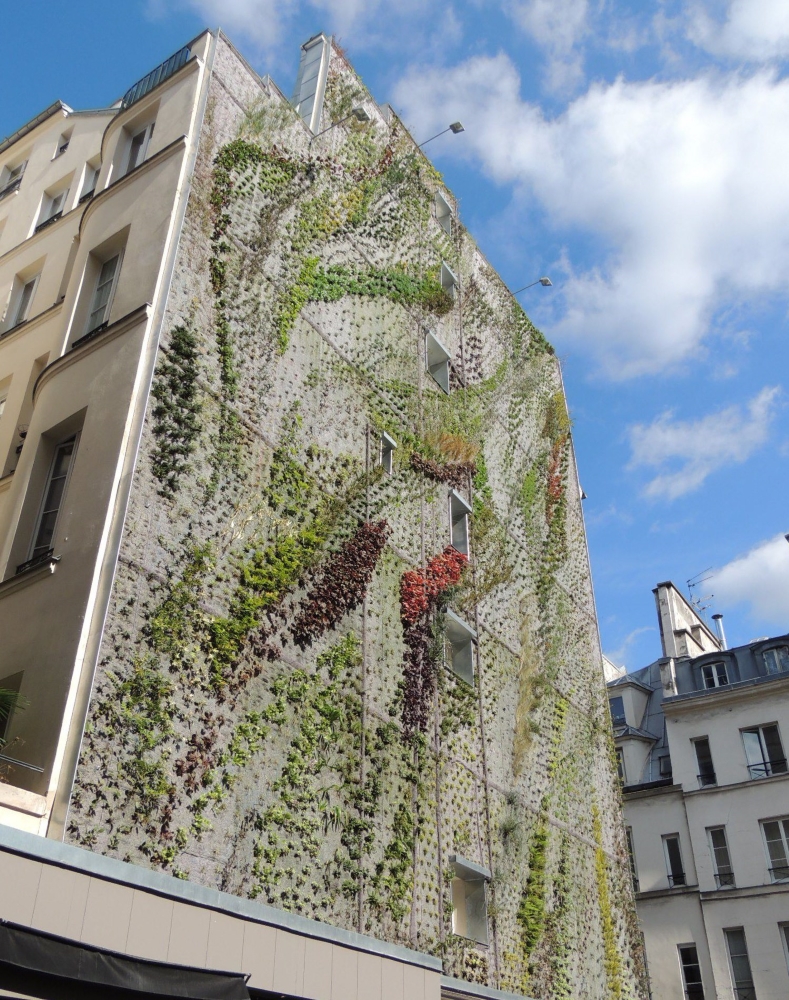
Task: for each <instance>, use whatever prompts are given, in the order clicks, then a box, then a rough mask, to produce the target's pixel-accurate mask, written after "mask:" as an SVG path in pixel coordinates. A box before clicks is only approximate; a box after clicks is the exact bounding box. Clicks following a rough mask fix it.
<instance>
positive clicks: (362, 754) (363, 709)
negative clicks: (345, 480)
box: [357, 424, 370, 934]
mask: <svg viewBox="0 0 789 1000" xmlns="http://www.w3.org/2000/svg"><path fill="white" fill-rule="evenodd" d="M364 478H365V482H364V520H365V522H367V521H369V520H370V425H369V424H367V426H366V427H365V431H364ZM367 601H368V597H367V591H365V593H364V600H363V601H362V670H361V673H362V678H361V680H362V689H361V692H360V701H361V706H360V709H359V719H360V722H361V726H360V729H361V732H360V734H359V788H360V789H361V791H362V794H364V783H365V778H366V770H367V769H366V767H365V764H366V753H367V740H366V730H365V726H366V725H367ZM362 807H363V808H364V809H365V817H363V818H366V810H367V801H366V799H364V798H363V799H362ZM364 860H365V852H364V829H362V830H360V831H359V891H358V897H359V900H358V902H359V913H358V918H357V927H358V930H359V933H360V934H363V933H364V889H365V868H364Z"/></svg>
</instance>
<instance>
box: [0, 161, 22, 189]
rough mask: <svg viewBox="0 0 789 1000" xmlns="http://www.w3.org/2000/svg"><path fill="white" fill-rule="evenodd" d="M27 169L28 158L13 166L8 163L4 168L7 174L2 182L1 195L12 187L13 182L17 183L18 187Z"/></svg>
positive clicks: (0, 184) (0, 186) (0, 185)
mask: <svg viewBox="0 0 789 1000" xmlns="http://www.w3.org/2000/svg"><path fill="white" fill-rule="evenodd" d="M26 169H27V160H22V161H21V162H20V163H17V164H16V166H14V167H12V166H11V165H10V164H7V165H6V167H5V168H4V170H3V173H4V174H5V176H4V177H3V180H2V182H0V196H2V195H3V194H5V193H6V191H7V190H8V189H9V188H10V187H11V185H12V184H16V185H17V187H18V186H19V184H21V183H22V178H23V177H24V176H25V170H26Z"/></svg>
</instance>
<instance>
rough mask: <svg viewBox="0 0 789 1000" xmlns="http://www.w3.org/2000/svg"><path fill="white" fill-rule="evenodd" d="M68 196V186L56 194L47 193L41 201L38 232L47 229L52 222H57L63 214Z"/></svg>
mask: <svg viewBox="0 0 789 1000" xmlns="http://www.w3.org/2000/svg"><path fill="white" fill-rule="evenodd" d="M66 198H68V188H63V190H62V191H58V192H57V193H56V194H45V195H44V200H43V202H42V203H41V214H40V215H39V218H38V225H37V226H36V232H38V231H39V230H40V229H45V228H46V227H47V226H48V225H49V224H50V223H51V222H55V221H56V220H57V219H59V218H60V217H61V215H62V214H63V208H64V207H65V204H66Z"/></svg>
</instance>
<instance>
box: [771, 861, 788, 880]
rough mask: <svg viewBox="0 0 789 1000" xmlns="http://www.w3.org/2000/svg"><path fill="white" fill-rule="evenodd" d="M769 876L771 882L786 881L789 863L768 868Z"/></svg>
mask: <svg viewBox="0 0 789 1000" xmlns="http://www.w3.org/2000/svg"><path fill="white" fill-rule="evenodd" d="M770 878H771V879H772V881H773V882H786V880H787V879H789V865H776V866H775V868H771V869H770Z"/></svg>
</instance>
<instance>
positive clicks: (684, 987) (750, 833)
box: [608, 583, 789, 1000]
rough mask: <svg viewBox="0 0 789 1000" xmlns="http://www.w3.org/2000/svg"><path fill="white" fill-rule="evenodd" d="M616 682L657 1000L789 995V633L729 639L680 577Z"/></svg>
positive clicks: (629, 815)
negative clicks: (646, 654)
mask: <svg viewBox="0 0 789 1000" xmlns="http://www.w3.org/2000/svg"><path fill="white" fill-rule="evenodd" d="M655 595H656V601H657V608H658V616H659V620H660V628H661V639H662V642H663V654H664V655H663V657H661V658H660V659H659V660H656V661H655V662H654V663H652V664H650V665H649V666H648V667H644V668H643V669H642V670H636V671H634V672H632V673H629V674H625V673H623V672H621V673H620V674H619V675H618V676H613V677H612V678H611V679H610V681H609V684H608V693H609V702H610V706H611V714H612V719H613V723H614V734H615V742H616V747H617V755H618V760H619V768H620V775H621V778H622V781H623V784H624V808H625V822H626V825H627V836H628V841H629V847H630V851H631V861H632V866H633V876H634V880H635V885H636V889H637V895H636V900H637V906H638V915H639V921H640V923H641V927H642V930H643V933H644V940H645V945H646V953H647V961H648V967H649V976H650V983H651V988H652V996H653V997H654V1000H669V998H674V997H678V996H681V995H682V994H683V991H684V994H685V995H686V996H688V997H696V998H698V1000H702V998H704V997H706V998H707V1000H709V998H712V997H717V998H722V997H734V998H735V1000H766V998H773V997H780V996H786V995H787V994H789V966H788V964H787V963H788V962H789V840H788V839H787V838H788V837H789V771H788V770H787V763H786V752H785V748H786V746H787V740H789V635H784V636H778V637H776V638H771V639H766V638H765V639H759V640H756V641H753V642H751V643H749V644H748V645H747V646H739V647H737V648H735V649H727V648H726V645H725V640H724V638H723V631H722V628H721V630H720V634H719V635H716V634H715V632H713V631H712V630H711V629H710V628H709V627H708V625H707V624H706V623H705V622H704V620H703V619H702V618H701V617H700V616H699V615H698V614H697V613H696V611H695V609H694V608H693V607H691V605H690V604H688V602H687V601H685V599H684V598H683V597H682V595H681V594H680V593H679V592H678V591H677V590H676V588H674V587H673V586H672V585H671V584H670V583H664V584H660V585H659V586H658V587H657V589H656V590H655Z"/></svg>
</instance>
